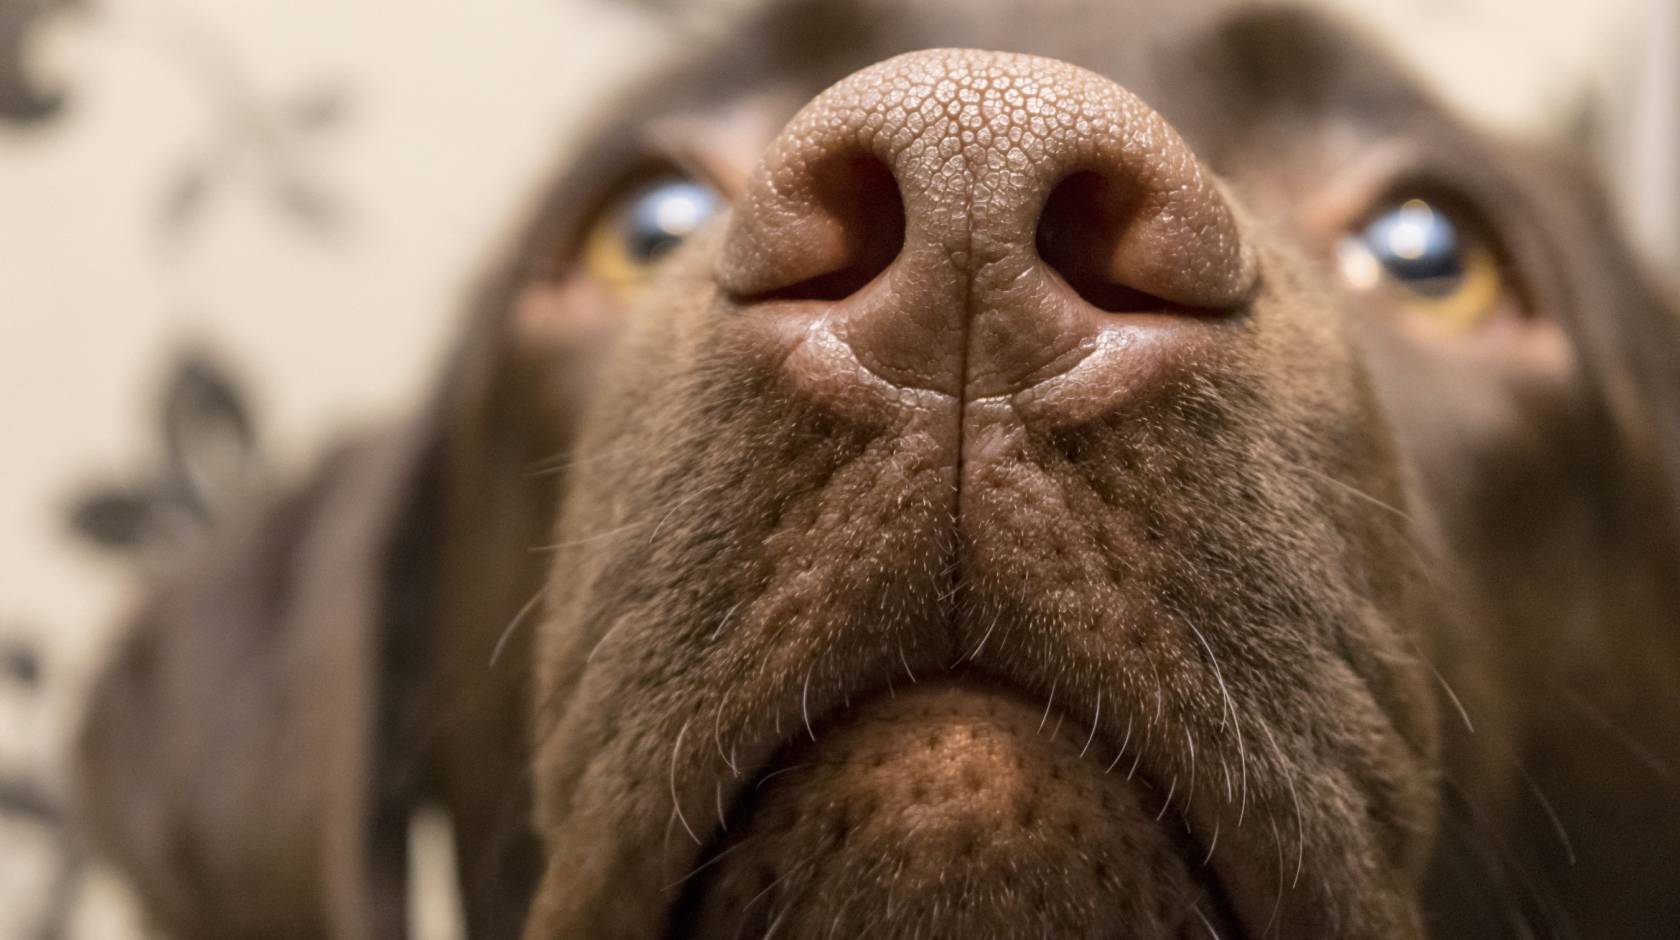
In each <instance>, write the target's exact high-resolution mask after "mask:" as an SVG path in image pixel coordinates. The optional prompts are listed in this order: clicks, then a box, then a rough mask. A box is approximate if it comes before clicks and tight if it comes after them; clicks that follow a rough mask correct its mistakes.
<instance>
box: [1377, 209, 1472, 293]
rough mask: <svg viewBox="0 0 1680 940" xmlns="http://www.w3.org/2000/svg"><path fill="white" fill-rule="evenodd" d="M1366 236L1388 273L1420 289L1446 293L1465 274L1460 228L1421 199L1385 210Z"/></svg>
mask: <svg viewBox="0 0 1680 940" xmlns="http://www.w3.org/2000/svg"><path fill="white" fill-rule="evenodd" d="M1363 237H1364V239H1365V244H1366V245H1367V246H1368V247H1369V248H1370V249H1371V253H1372V254H1374V255H1375V256H1376V258H1377V260H1378V261H1380V262H1381V263H1382V266H1383V267H1384V268H1386V269H1387V270H1388V273H1389V275H1390V276H1392V277H1393V278H1395V279H1396V280H1398V281H1401V282H1402V283H1404V284H1405V285H1406V286H1407V287H1409V288H1411V289H1412V290H1415V291H1417V292H1419V293H1422V294H1429V295H1436V296H1439V295H1445V294H1448V293H1451V292H1452V291H1453V290H1454V289H1456V288H1457V287H1458V285H1459V283H1460V282H1461V281H1462V280H1463V278H1464V257H1463V255H1462V253H1461V251H1460V246H1459V242H1458V230H1457V229H1456V228H1455V227H1454V226H1453V224H1452V222H1450V221H1448V220H1447V218H1446V217H1445V216H1443V215H1442V214H1441V213H1439V212H1437V211H1435V210H1434V209H1433V208H1431V207H1430V206H1429V204H1428V203H1425V202H1423V201H1422V200H1416V199H1414V200H1412V201H1410V202H1407V203H1406V204H1405V205H1403V206H1400V207H1399V208H1397V209H1393V210H1391V211H1389V212H1387V213H1385V214H1384V215H1382V216H1381V217H1380V218H1378V219H1377V220H1376V221H1375V222H1372V223H1371V225H1370V227H1369V228H1367V229H1365V233H1364V236H1363Z"/></svg>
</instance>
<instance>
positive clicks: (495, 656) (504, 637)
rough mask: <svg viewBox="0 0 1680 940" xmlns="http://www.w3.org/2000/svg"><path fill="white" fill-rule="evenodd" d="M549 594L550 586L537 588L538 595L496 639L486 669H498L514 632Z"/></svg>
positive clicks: (527, 602) (527, 603)
mask: <svg viewBox="0 0 1680 940" xmlns="http://www.w3.org/2000/svg"><path fill="white" fill-rule="evenodd" d="M547 593H548V584H547V583H544V584H543V586H542V587H540V588H537V593H535V594H533V595H531V599H530V600H528V601H526V602H525V606H523V607H521V608H519V613H516V614H514V615H513V619H512V620H509V621H508V625H507V626H505V627H503V628H502V632H501V635H500V636H498V637H496V645H495V647H494V648H493V649H491V650H490V662H489V663H487V664H485V667H484V668H485V669H494V668H496V661H497V660H499V659H501V658H502V649H503V648H504V647H506V646H507V642H508V640H509V639H510V638H511V637H512V636H513V631H515V630H517V629H519V625H520V624H521V623H524V622H525V618H526V617H529V616H530V615H531V611H533V610H536V609H537V604H539V603H540V602H541V601H542V599H543V595H544V594H547Z"/></svg>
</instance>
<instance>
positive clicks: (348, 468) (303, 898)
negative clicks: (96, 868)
mask: <svg viewBox="0 0 1680 940" xmlns="http://www.w3.org/2000/svg"><path fill="white" fill-rule="evenodd" d="M417 437H418V436H417V435H410V434H399V435H392V436H388V437H381V438H378V439H371V440H366V441H361V442H358V443H355V444H353V445H350V446H347V447H345V448H342V449H340V450H339V451H338V452H336V453H335V454H333V455H332V456H331V457H330V458H328V459H327V460H326V461H325V462H324V463H323V465H322V466H321V467H320V469H319V470H318V471H317V472H316V473H315V474H314V476H313V478H312V479H311V480H310V481H309V482H308V483H307V484H306V485H304V486H303V487H302V488H301V489H299V490H298V491H296V492H292V493H286V494H283V495H281V496H278V497H276V498H271V499H267V500H263V501H262V505H261V507H260V508H259V509H257V510H255V511H253V512H250V513H248V514H246V515H245V516H244V517H242V518H237V519H233V520H229V521H228V522H227V523H226V524H225V525H224V526H223V527H221V528H220V529H219V530H218V531H217V532H216V533H215V535H214V536H213V537H212V538H210V539H208V540H207V541H206V542H205V543H203V545H202V549H203V551H202V552H201V553H200V554H199V555H198V557H196V558H195V559H194V560H193V561H192V562H191V563H190V564H186V565H183V566H179V568H178V570H177V571H176V572H174V573H172V574H169V575H166V576H164V577H163V578H162V579H161V580H160V582H159V583H158V584H157V586H156V587H155V589H154V590H153V592H152V593H151V595H150V596H149V597H148V598H147V599H146V601H145V602H144V604H143V606H142V608H141V611H140V613H139V615H138V616H137V617H136V618H135V619H134V620H133V622H132V623H131V624H130V626H129V629H128V630H127V631H126V633H125V634H124V635H123V636H122V637H121V639H120V641H119V645H118V648H117V650H116V652H115V655H114V656H113V657H112V659H111V660H110V662H109V664H108V665H107V666H106V668H105V670H104V672H103V673H102V675H101V676H100V677H99V679H98V680H97V681H96V683H95V685H94V687H93V690H92V695H91V698H90V699H89V702H88V707H87V713H86V717H85V722H84V726H83V729H82V733H81V737H80V739H79V742H78V751H77V759H78V768H77V770H78V773H77V781H78V785H79V790H80V797H81V799H80V806H79V810H80V812H79V818H80V819H81V821H82V822H83V823H84V824H85V826H86V834H87V835H88V836H89V837H90V841H91V842H92V844H93V847H94V848H95V850H96V851H97V852H99V853H100V854H103V855H104V856H106V857H107V858H108V859H109V860H110V861H112V862H114V863H115V864H116V865H117V866H118V867H119V868H120V869H121V870H122V871H123V873H124V874H125V875H127V876H128V877H130V878H132V879H133V881H134V882H135V884H136V887H137V888H138V889H139V891H140V893H141V895H142V896H143V898H144V900H145V902H146V906H147V908H148V910H149V912H150V913H151V915H152V916H154V917H155V918H156V919H157V920H158V921H159V925H160V926H161V927H163V928H164V929H165V930H166V931H169V932H171V933H173V934H177V935H180V936H184V937H209V936H224V937H240V936H258V935H262V936H273V935H283V936H298V937H310V936H325V935H329V934H330V935H332V936H345V937H356V936H366V935H371V934H378V935H397V934H396V933H395V931H400V928H401V916H402V912H403V904H402V886H403V879H404V876H405V865H404V844H405V833H406V828H405V825H406V813H405V812H404V811H403V810H402V808H401V807H402V804H403V803H404V801H405V799H406V795H405V794H404V793H403V792H401V790H402V787H401V785H400V781H399V783H398V785H396V786H393V785H392V783H391V781H390V780H389V778H388V776H384V775H382V774H381V773H380V772H379V771H380V769H381V768H380V767H379V762H380V760H381V757H382V754H381V748H380V744H379V734H380V729H379V727H378V721H379V719H380V714H381V707H380V701H381V698H382V696H384V695H386V694H387V692H386V689H385V682H384V680H383V678H382V677H381V675H380V674H379V658H380V643H381V642H382V638H383V636H384V633H385V631H384V630H383V628H382V626H381V624H380V618H381V617H382V616H383V607H384V601H383V599H382V594H383V591H382V588H381V579H382V577H383V573H382V572H383V569H384V568H385V567H386V562H385V556H386V555H387V552H388V549H387V546H388V544H389V543H390V542H391V541H392V526H393V521H394V520H395V519H397V518H398V514H397V512H396V511H395V510H396V507H397V506H398V505H400V504H401V503H403V502H406V501H407V498H408V497H407V493H408V491H409V490H410V489H411V488H412V486H413V485H414V484H413V482H412V475H413V474H414V473H415V472H416V471H417V468H419V467H421V466H423V462H420V461H417V460H415V459H414V457H413V456H412V452H413V450H414V449H415V448H416V447H417V446H418V442H417Z"/></svg>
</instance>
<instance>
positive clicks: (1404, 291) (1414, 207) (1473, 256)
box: [1336, 198, 1504, 330]
mask: <svg viewBox="0 0 1680 940" xmlns="http://www.w3.org/2000/svg"><path fill="white" fill-rule="evenodd" d="M1336 254H1337V261H1338V262H1339V264H1340V266H1341V270H1342V275H1343V276H1344V277H1346V278H1347V280H1348V282H1349V283H1350V284H1352V285H1353V286H1354V287H1356V288H1358V289H1360V290H1368V289H1373V288H1378V287H1382V286H1384V285H1390V286H1392V287H1393V288H1394V289H1395V290H1396V291H1397V293H1398V295H1399V297H1400V299H1401V300H1402V301H1403V302H1404V303H1405V304H1406V305H1407V306H1408V307H1411V308H1414V309H1417V310H1419V311H1421V312H1423V313H1425V314H1427V315H1429V316H1430V318H1431V319H1434V320H1436V321H1439V322H1441V323H1443V324H1444V325H1446V326H1448V327H1450V328H1453V329H1456V330H1468V329H1470V328H1472V327H1474V326H1476V325H1477V324H1479V323H1481V322H1482V321H1483V320H1484V319H1485V318H1486V317H1487V316H1488V315H1489V314H1490V313H1492V312H1493V311H1494V310H1496V309H1497V307H1498V300H1499V298H1500V296H1501V295H1502V293H1503V292H1504V285H1503V284H1502V282H1501V277H1500V270H1499V264H1498V260H1497V258H1496V257H1495V254H1494V250H1493V248H1492V246H1491V245H1490V244H1489V243H1488V240H1487V239H1486V238H1485V237H1484V236H1483V235H1482V234H1481V233H1480V232H1479V230H1478V229H1477V227H1476V226H1474V225H1472V224H1467V223H1466V222H1465V221H1463V220H1462V219H1460V218H1455V214H1454V213H1453V212H1451V211H1450V210H1449V209H1447V208H1446V207H1445V206H1443V205H1441V204H1439V203H1437V202H1432V201H1429V200H1425V199H1420V198H1409V199H1406V200H1404V201H1401V202H1397V203H1389V204H1388V205H1387V206H1386V207H1385V208H1384V209H1382V210H1381V211H1380V212H1378V213H1377V214H1376V215H1375V216H1372V217H1371V220H1370V221H1369V222H1368V223H1366V225H1365V227H1364V228H1363V229H1362V230H1360V231H1358V232H1355V233H1353V234H1351V235H1348V236H1346V237H1344V238H1343V239H1342V241H1341V243H1340V244H1339V245H1338V246H1337V252H1336Z"/></svg>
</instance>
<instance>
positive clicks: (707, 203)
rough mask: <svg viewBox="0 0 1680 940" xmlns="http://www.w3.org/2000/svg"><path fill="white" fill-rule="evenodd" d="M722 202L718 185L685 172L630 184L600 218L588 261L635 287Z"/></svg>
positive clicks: (612, 281)
mask: <svg viewBox="0 0 1680 940" xmlns="http://www.w3.org/2000/svg"><path fill="white" fill-rule="evenodd" d="M721 204H722V199H721V197H720V196H719V195H718V192H717V190H715V189H713V188H712V187H710V186H708V185H706V184H705V183H701V182H697V181H695V180H691V179H686V178H683V177H676V176H661V177H658V178H655V179H652V180H648V181H647V182H644V183H642V184H640V185H638V186H635V187H632V188H630V189H627V190H625V191H624V193H623V194H622V195H621V196H620V197H619V198H618V199H616V200H614V201H612V203H610V204H609V205H608V206H607V207H606V208H605V209H604V210H603V211H602V212H601V213H600V214H599V215H598V216H597V217H596V221H595V224H594V226H593V227H592V228H591V230H590V232H589V235H588V237H587V238H586V239H585V241H584V245H583V264H584V266H585V267H586V268H587V269H588V270H589V272H590V273H591V274H593V275H594V276H595V277H597V278H600V279H601V280H603V281H605V282H606V283H607V284H608V285H609V286H611V287H613V288H615V289H619V288H628V287H632V286H634V285H636V284H637V283H639V282H640V281H641V280H642V279H643V278H644V277H646V275H647V272H648V270H649V269H650V268H651V267H652V266H653V265H654V263H655V262H657V261H658V260H659V259H660V258H662V257H664V256H665V255H666V254H668V253H670V251H671V250H672V249H674V248H676V247H677V246H678V245H680V244H682V241H683V239H685V238H687V237H688V236H690V235H692V234H694V232H695V231H696V230H697V229H699V228H700V227H701V226H702V225H704V224H705V223H706V220H707V219H710V218H711V217H712V216H713V215H714V214H715V213H716V212H717V210H718V207H719V206H720V205H721Z"/></svg>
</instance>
